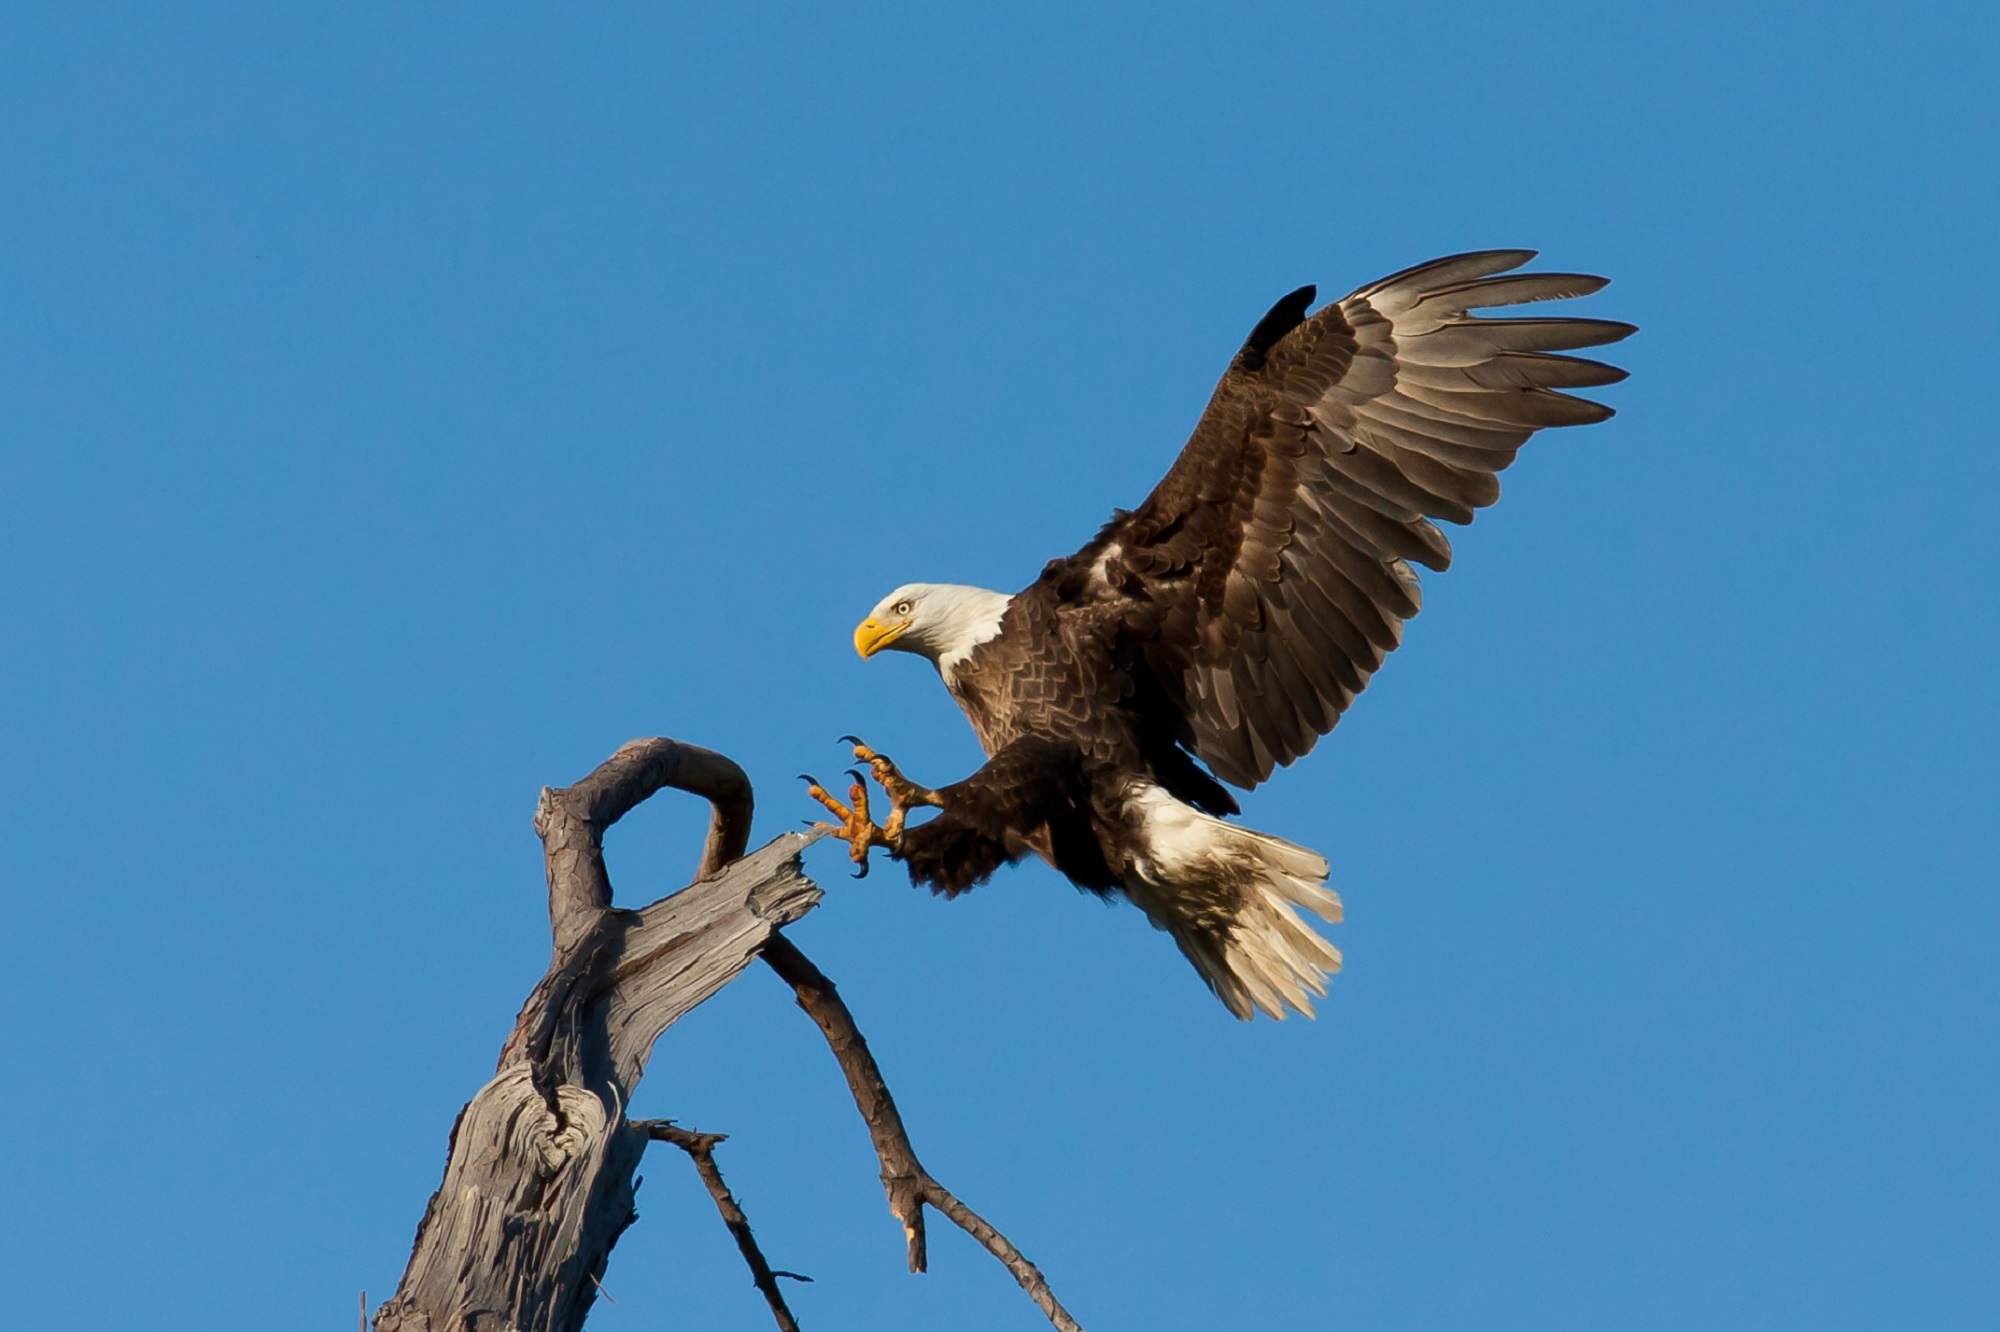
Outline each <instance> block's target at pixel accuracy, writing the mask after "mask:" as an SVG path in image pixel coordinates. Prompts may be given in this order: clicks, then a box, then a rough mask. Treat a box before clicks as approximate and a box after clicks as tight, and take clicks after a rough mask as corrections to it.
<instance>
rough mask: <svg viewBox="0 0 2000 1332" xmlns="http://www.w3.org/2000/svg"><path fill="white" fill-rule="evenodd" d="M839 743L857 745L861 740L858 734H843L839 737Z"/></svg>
mask: <svg viewBox="0 0 2000 1332" xmlns="http://www.w3.org/2000/svg"><path fill="white" fill-rule="evenodd" d="M840 743H841V744H843V745H858V744H862V743H863V741H862V739H861V737H860V736H858V735H843V736H841V737H840Z"/></svg>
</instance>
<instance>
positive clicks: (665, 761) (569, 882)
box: [535, 738, 753, 958]
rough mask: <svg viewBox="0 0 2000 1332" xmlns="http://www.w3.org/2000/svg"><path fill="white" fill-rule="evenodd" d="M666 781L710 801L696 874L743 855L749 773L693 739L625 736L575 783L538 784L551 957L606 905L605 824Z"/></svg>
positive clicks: (565, 951)
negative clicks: (690, 742) (552, 938)
mask: <svg viewBox="0 0 2000 1332" xmlns="http://www.w3.org/2000/svg"><path fill="white" fill-rule="evenodd" d="M665 787H673V788H675V789H677V790H682V791H689V792H692V793H693V794H695V795H699V796H705V797H707V799H708V801H709V803H710V804H711V805H712V806H713V807H714V808H713V812H712V813H711V815H710V817H709V824H708V841H707V843H706V844H705V845H704V847H703V848H702V857H701V866H700V868H699V870H698V871H697V872H696V877H697V878H705V877H706V876H708V875H710V874H713V873H715V872H716V871H717V870H719V869H721V868H722V867H723V866H725V865H727V864H729V863H730V862H731V861H733V860H735V859H736V858H737V857H739V856H741V855H742V854H743V848H744V847H745V846H747V845H748V844H749V840H750V814H751V809H752V804H753V801H752V796H751V791H750V779H749V778H748V777H747V776H745V775H744V773H743V769H742V768H740V767H738V766H737V765H736V764H735V762H734V761H732V760H730V759H727V758H724V757H723V756H722V755H720V754H717V753H715V752H714V751H712V750H707V749H703V748H701V747H700V746H698V745H684V744H682V743H680V742H679V741H678V740H666V739H660V738H654V739H648V740H631V741H627V742H626V743H625V744H623V745H621V746H619V748H618V752H617V753H615V754H613V755H612V756H611V757H610V758H608V759H606V760H605V761H604V762H602V763H600V764H598V765H597V768H596V769H595V770H594V771H592V772H591V774H590V775H589V776H587V777H585V778H584V779H583V780H582V781H580V782H578V783H577V784H576V785H574V786H569V787H563V788H560V789H556V788H550V787H544V788H542V797H541V801H540V803H539V805H538V806H537V807H536V810H535V831H536V832H537V833H539V834H540V835H541V838H542V845H543V848H544V858H545V859H546V861H547V864H548V878H549V928H550V930H551V931H552V933H553V934H554V936H555V950H556V956H557V957H558V958H567V957H568V956H569V955H570V954H571V953H572V952H573V951H574V950H575V949H576V947H577V945H578V944H580V943H581V942H582V941H583V938H584V936H585V935H586V934H588V933H589V931H590V928H591V926H592V925H593V924H595V923H596V921H597V917H598V915H599V913H601V912H603V911H604V910H605V909H606V908H608V907H609V906H610V905H611V878H610V876H609V875H608V874H607V873H606V872H605V869H604V833H605V830H606V829H608V828H610V827H611V825H612V824H614V823H616V822H618V820H619V819H621V818H623V817H624V816H625V815H626V814H627V813H629V812H630V811H631V809H632V807H633V806H635V805H637V804H638V803H639V802H640V801H642V800H644V799H646V797H648V796H650V795H652V794H653V793H654V792H655V791H659V790H661V789H662V788H665Z"/></svg>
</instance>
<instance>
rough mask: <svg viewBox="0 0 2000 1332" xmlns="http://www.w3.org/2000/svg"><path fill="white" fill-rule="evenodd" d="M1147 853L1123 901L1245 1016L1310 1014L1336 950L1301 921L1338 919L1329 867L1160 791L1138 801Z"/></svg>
mask: <svg viewBox="0 0 2000 1332" xmlns="http://www.w3.org/2000/svg"><path fill="white" fill-rule="evenodd" d="M1132 804H1133V807H1134V813H1135V814H1137V816H1138V822H1139V825H1140V828H1141V830H1142V833H1143V840H1144V842H1145V850H1144V852H1143V853H1142V854H1140V855H1138V856H1136V857H1134V859H1133V861H1132V863H1131V864H1130V865H1129V866H1128V876H1127V880H1126V885H1125V891H1126V895H1127V896H1128V897H1130V898H1131V899H1132V901H1133V902H1134V903H1135V904H1136V905H1137V906H1138V907H1139V909H1140V910H1141V911H1144V912H1145V913H1146V918H1147V919H1148V920H1150V921H1152V922H1153V924H1154V925H1155V926H1156V927H1158V928H1159V929H1163V930H1165V931H1166V932H1167V933H1169V934H1171V935H1172V936H1173V938H1174V942H1175V943H1176V944H1178V945H1179V946H1180V950H1181V952H1182V953H1183V954H1184V955H1185V956H1186V957H1187V959H1188V961H1190V962H1192V963H1194V966H1195V970H1197V971H1199V972H1200V973H1201V976H1202V979H1203V980H1205V981H1207V982H1208V986H1209V988H1210V989H1212V990H1214V991H1215V995H1216V997H1217V998H1218V999H1220V1000H1222V1002H1223V1003H1224V1004H1225V1005H1226V1006H1227V1007H1228V1009H1229V1011H1230V1012H1232V1013H1234V1014H1235V1015H1236V1016H1237V1017H1239V1018H1245V1019H1248V1018H1249V1017H1250V1016H1252V1013H1253V1011H1254V1009H1258V1008H1261V1009H1262V1010H1264V1011H1265V1012H1266V1013H1269V1014H1270V1015H1271V1016H1272V1017H1275V1018H1283V1017H1284V1016H1285V1010H1286V1008H1287V1007H1288V1006H1289V1007H1291V1008H1295V1009H1297V1010H1298V1011H1299V1012H1301V1013H1304V1014H1305V1015H1306V1016H1307V1017H1311V1016H1312V1015H1313V1009H1312V998H1311V997H1310V996H1309V995H1308V993H1307V992H1308V991H1310V992H1311V995H1317V996H1321V997H1324V996H1325V994H1326V978H1327V977H1328V976H1329V975H1331V974H1332V973H1334V972H1337V971H1339V970H1340V950H1339V949H1337V948H1335V947H1334V946H1333V945H1332V944H1330V943H1328V942H1327V941H1326V940H1325V939H1323V938H1321V937H1320V936H1319V934H1318V933H1317V932H1316V931H1315V930H1313V929H1312V927H1311V926H1309V925H1307V924H1306V923H1305V921H1304V920H1303V919H1302V918H1301V917H1300V915H1299V909H1300V908H1304V909H1305V910H1308V911H1311V912H1313V913H1314V914H1315V915H1317V916H1319V917H1320V918H1321V919H1322V920H1326V921H1329V922H1337V921H1338V920H1339V919H1340V898H1339V897H1338V896H1336V895H1335V894H1334V893H1333V891H1332V890H1331V889H1329V888H1327V887H1326V886H1325V885H1326V876H1327V864H1326V860H1325V859H1324V858H1323V857H1322V856H1320V855H1319V854H1318V853H1317V852H1314V851H1311V850H1308V849H1307V848H1305V847H1303V846H1299V845H1298V844H1297V843H1294V842H1287V841H1285V840H1284V839H1283V838H1279V837H1272V836H1271V835H1269V834H1268V833H1260V832H1257V831H1256V830H1254V829H1251V828H1245V827H1241V826H1239V825H1237V824H1233V823H1225V822H1223V821H1222V820H1221V819H1218V818H1212V817H1210V816H1209V815H1207V814H1204V813H1202V812H1201V811H1200V810H1198V809H1195V808H1193V807H1192V806H1189V805H1184V804H1182V803H1181V802H1180V801H1178V800H1176V799H1174V798H1173V797H1172V796H1170V795H1168V794H1167V793H1166V792H1165V791H1164V790H1161V789H1160V788H1159V787H1156V786H1149V787H1144V788H1142V789H1140V790H1138V791H1136V792H1135V793H1134V794H1133V797H1132Z"/></svg>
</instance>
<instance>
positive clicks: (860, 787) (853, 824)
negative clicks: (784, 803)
mask: <svg viewBox="0 0 2000 1332" xmlns="http://www.w3.org/2000/svg"><path fill="white" fill-rule="evenodd" d="M847 775H848V776H849V777H852V778H853V779H854V781H853V784H852V785H850V786H849V787H848V788H847V799H848V802H849V803H847V804H844V805H843V804H842V803H840V801H839V800H836V799H835V798H834V796H833V793H832V792H830V791H828V790H827V789H826V788H825V787H824V786H821V785H820V784H819V779H818V778H817V777H812V776H809V775H808V774H806V773H803V772H802V773H800V774H799V780H800V781H802V782H804V783H805V784H806V794H807V795H809V796H811V797H812V798H813V799H814V800H817V801H819V803H820V804H822V805H825V806H826V808H827V811H828V812H829V813H831V814H832V815H833V816H834V817H835V818H837V819H839V820H840V822H839V823H815V824H813V825H812V826H813V827H815V828H819V829H822V830H824V831H826V832H829V833H831V834H833V835H834V836H835V837H838V838H839V839H840V840H841V841H843V842H845V843H847V857H848V859H849V860H852V861H853V862H854V863H855V865H856V866H858V867H859V868H857V869H856V870H855V872H854V877H855V878H857V879H865V878H867V877H868V852H869V851H870V850H871V849H872V848H874V847H878V846H886V847H889V848H891V849H893V848H894V847H895V845H896V842H895V839H894V838H893V837H892V836H891V835H890V833H889V832H888V830H887V829H884V828H878V827H876V826H875V820H874V819H872V818H870V817H869V814H868V783H867V782H865V781H863V780H862V779H861V774H860V773H858V772H854V771H853V770H851V769H850V770H849V772H848V774H847ZM892 821H894V822H896V824H897V829H898V831H900V830H901V821H900V820H892Z"/></svg>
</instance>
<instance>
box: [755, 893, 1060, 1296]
mask: <svg viewBox="0 0 2000 1332" xmlns="http://www.w3.org/2000/svg"><path fill="white" fill-rule="evenodd" d="M763 956H764V961H765V962H767V963H769V964H770V967H771V969H772V970H773V971H775V972H777V973H778V975H779V976H781V977H783V978H784V981H785V983H786V984H788V985H790V986H791V987H792V992H793V993H794V994H795V995H796V996H797V997H798V1002H799V1007H800V1008H803V1009H804V1010H805V1011H806V1015H807V1016H808V1017H810V1018H811V1019H812V1020H813V1022H814V1024H815V1025H817V1026H818V1027H819V1029H820V1034H821V1035H823V1036H825V1037H826V1043H827V1045H828V1046H829V1047H831V1049H832V1050H833V1057H834V1059H835V1060H836V1061H838V1062H839V1064H840V1071H841V1072H842V1073H844V1074H846V1076H847V1088H848V1090H849V1091H850V1092H852V1093H853V1095H854V1105H855V1108H856V1109H858V1110H860V1111H861V1118H862V1120H863V1122H865V1123H866V1124H867V1125H868V1136H869V1138H870V1139H871V1140H872V1141H873V1142H874V1144H875V1156H876V1159H877V1160H879V1161H880V1162H881V1163H882V1188H883V1191H884V1192H886V1193H887V1194H888V1195H889V1210H890V1212H891V1213H893V1214H894V1215H895V1217H896V1219H897V1220H898V1221H900V1222H902V1223H903V1234H904V1236H905V1237H906V1238H907V1240H908V1241H909V1246H910V1270H911V1271H912V1272H921V1271H923V1270H924V1269H925V1267H926V1266H927V1265H928V1262H929V1256H928V1252H927V1243H926V1240H925V1236H924V1204H926V1203H928V1204H930V1205H931V1206H932V1207H935V1208H936V1209H937V1210H938V1211H940V1212H942V1213H943V1214H944V1215H945V1217H946V1218H947V1219H949V1220H950V1221H951V1223H952V1224H953V1225H956V1226H957V1227H958V1228H959V1229H961V1230H963V1231H964V1232H965V1233H966V1234H968V1235H970V1236H972V1238H973V1239H975V1240H977V1241H979V1243H980V1245H981V1246H982V1247H983V1248H984V1249H985V1250H986V1251H987V1252H988V1253H990V1254H992V1255H993V1256H994V1257H995V1258H996V1259H998V1260H999V1262H1000V1264H1001V1266H1003V1267H1005V1268H1006V1269H1007V1271H1008V1272H1009V1273H1011V1274H1012V1275H1013V1277H1014V1280H1015V1281H1017V1282H1019V1283H1020V1286H1021V1289H1022V1290H1024V1291H1026V1292H1027V1293H1028V1298H1029V1299H1031V1300H1033V1301H1034V1302H1035V1305H1036V1307H1037V1308H1039V1309H1040V1310H1041V1311H1042V1313H1043V1314H1044V1315H1046V1316H1047V1317H1048V1320H1049V1322H1051V1323H1053V1324H1054V1325H1055V1326H1056V1328H1057V1329H1058V1330H1059V1332H1083V1328H1082V1327H1081V1326H1080V1325H1079V1324H1078V1323H1077V1321H1076V1319H1074V1318H1073V1317H1071V1316H1070V1312H1069V1310H1067V1309H1065V1308H1063V1306H1062V1303H1061V1302H1060V1301H1059V1300H1057V1299H1056V1297H1055V1292H1054V1291H1052V1290H1050V1289H1049V1283H1048V1280H1047V1279H1046V1278H1045V1277H1043V1276H1042V1272H1041V1269H1040V1268H1038V1267H1036V1266H1035V1265H1034V1264H1033V1263H1031V1262H1029V1261H1028V1259H1027V1256H1026V1255H1024V1254H1023V1253H1022V1252H1021V1251H1020V1250H1019V1249H1017V1248H1015V1247H1014V1244H1013V1242H1012V1241H1011V1240H1009V1239H1008V1238H1007V1237H1006V1236H1005V1235H1003V1234H1001V1233H1000V1232H999V1231H998V1230H996V1229H994V1227H993V1226H992V1225H991V1224H989V1223H988V1222H987V1221H986V1219H985V1218H984V1217H982V1216H980V1215H979V1213H977V1212H975V1211H973V1210H972V1209H971V1208H970V1207H967V1206H966V1205H965V1204H964V1203H962V1202H960V1201H959V1200H958V1199H957V1198H955V1197H953V1196H952V1194H951V1191H950V1190H949V1189H947V1188H945V1187H944V1185H942V1184H940V1183H938V1182H937V1180H935V1179H933V1178H932V1177H931V1174H930V1172H929V1171H928V1170H925V1169H924V1167H923V1163H922V1162H921V1161H919V1160H917V1152H916V1148H914V1147H912V1146H911V1145H910V1135H909V1132H908V1130H906V1129H905V1128H904V1127H903V1116H902V1113H901V1112H900V1111H898V1110H897V1109H896V1100H895V1098H894V1097H893V1096H891V1095H890V1094H889V1084H888V1083H887V1082H885V1081H883V1078H882V1069H881V1067H880V1066H879V1065H878V1064H876V1062H875V1056H874V1055H873V1054H872V1053H871V1052H870V1051H869V1049H868V1041H867V1039H866V1038H865V1037H864V1036H862V1034H861V1028H860V1027H859V1026H857V1025H856V1024H855V1021H854V1014H853V1013H852V1012H851V1011H850V1010H849V1009H848V1007H847V1003H846V1001H845V1000H843V999H842V998H841V997H840V991H839V990H838V989H836V988H835V987H834V984H833V982H832V981H831V980H829V979H828V978H827V975H826V973H825V972H823V971H821V970H820V969H819V968H818V967H816V966H814V965H813V962H812V959H811V958H809V957H807V956H806V955H805V954H804V953H802V952H800V951H799V949H798V945H796V944H794V943H793V942H792V941H791V940H790V939H787V938H786V937H785V936H784V935H783V934H780V933H775V932H774V933H773V934H772V935H771V938H770V940H769V942H767V943H766V944H765V945H764V954H763Z"/></svg>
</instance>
